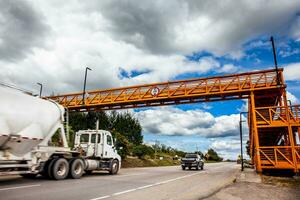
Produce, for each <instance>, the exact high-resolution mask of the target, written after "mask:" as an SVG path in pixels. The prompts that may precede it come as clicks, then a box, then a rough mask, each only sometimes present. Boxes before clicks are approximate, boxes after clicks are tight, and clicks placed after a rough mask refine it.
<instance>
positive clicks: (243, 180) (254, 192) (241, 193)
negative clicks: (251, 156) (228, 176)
mask: <svg viewBox="0 0 300 200" xmlns="http://www.w3.org/2000/svg"><path fill="white" fill-rule="evenodd" d="M229 199H230V200H240V199H243V200H244V199H245V200H253V199H265V200H290V199H291V200H295V199H300V179H295V178H292V177H271V176H260V175H257V174H256V173H255V172H254V171H253V170H250V169H246V171H245V172H243V173H241V174H240V176H238V177H237V179H236V181H235V182H234V183H233V184H231V185H230V186H227V187H225V188H223V189H222V190H220V191H219V192H217V193H215V194H214V195H212V196H210V197H208V198H206V200H229Z"/></svg>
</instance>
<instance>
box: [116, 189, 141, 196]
mask: <svg viewBox="0 0 300 200" xmlns="http://www.w3.org/2000/svg"><path fill="white" fill-rule="evenodd" d="M136 190H137V188H134V189H130V190H125V191H122V192H117V193H114V194H112V195H113V196H118V195H121V194H125V193H128V192H133V191H136Z"/></svg>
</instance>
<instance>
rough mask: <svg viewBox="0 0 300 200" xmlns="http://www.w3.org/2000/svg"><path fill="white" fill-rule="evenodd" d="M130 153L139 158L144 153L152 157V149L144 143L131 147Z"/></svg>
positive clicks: (141, 157) (143, 155)
mask: <svg viewBox="0 0 300 200" xmlns="http://www.w3.org/2000/svg"><path fill="white" fill-rule="evenodd" d="M132 154H133V155H134V156H137V157H138V158H140V159H143V158H144V157H145V156H146V155H148V156H150V157H153V155H154V149H153V148H152V147H149V146H147V145H144V144H140V145H137V146H135V147H133V150H132Z"/></svg>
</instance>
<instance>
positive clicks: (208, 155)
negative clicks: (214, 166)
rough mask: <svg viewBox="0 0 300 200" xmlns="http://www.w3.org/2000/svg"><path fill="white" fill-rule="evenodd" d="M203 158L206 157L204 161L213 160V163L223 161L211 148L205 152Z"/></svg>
mask: <svg viewBox="0 0 300 200" xmlns="http://www.w3.org/2000/svg"><path fill="white" fill-rule="evenodd" d="M205 157H206V160H213V161H222V160H223V158H221V157H220V156H219V155H218V153H217V152H216V151H215V150H213V149H211V148H210V149H208V150H207V153H206V155H205Z"/></svg>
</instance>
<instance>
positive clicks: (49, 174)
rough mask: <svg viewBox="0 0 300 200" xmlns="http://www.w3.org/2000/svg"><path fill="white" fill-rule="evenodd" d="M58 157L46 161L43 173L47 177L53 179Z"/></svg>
mask: <svg viewBox="0 0 300 200" xmlns="http://www.w3.org/2000/svg"><path fill="white" fill-rule="evenodd" d="M57 159H58V158H53V159H52V160H50V161H49V162H47V163H46V165H45V169H44V172H43V175H44V176H45V177H46V178H49V179H53V173H52V166H53V164H54V163H55V162H56V161H57Z"/></svg>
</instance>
